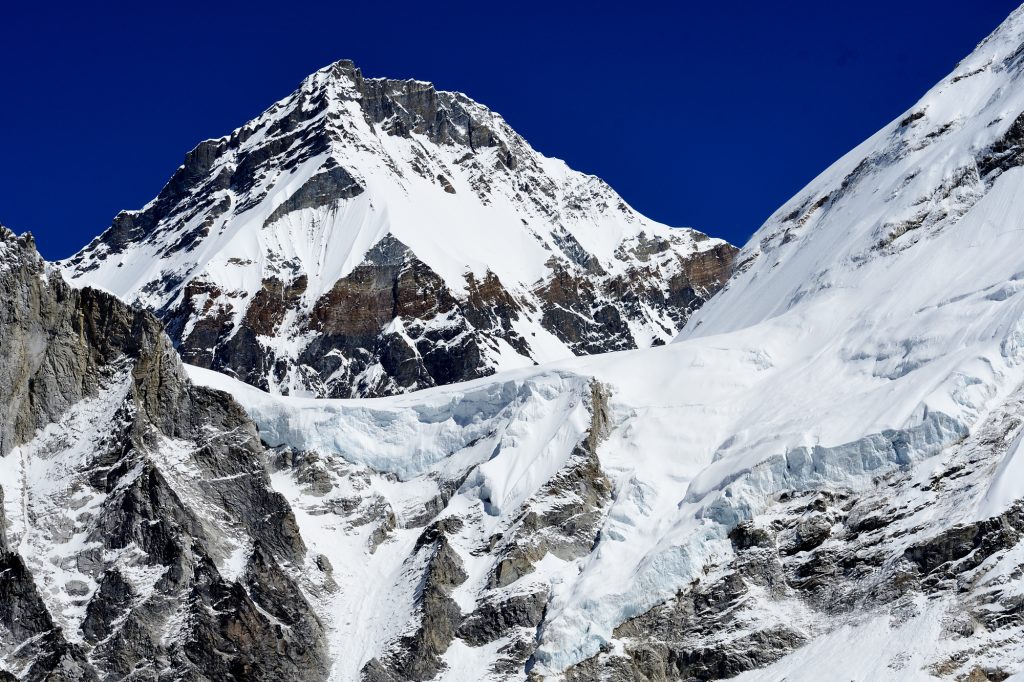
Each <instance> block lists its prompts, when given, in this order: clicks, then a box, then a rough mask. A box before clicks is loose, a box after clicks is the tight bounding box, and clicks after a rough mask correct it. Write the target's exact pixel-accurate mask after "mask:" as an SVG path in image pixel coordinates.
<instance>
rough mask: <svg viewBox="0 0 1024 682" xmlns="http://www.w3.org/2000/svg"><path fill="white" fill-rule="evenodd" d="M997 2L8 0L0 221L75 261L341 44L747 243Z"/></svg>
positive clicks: (376, 69) (1, 33)
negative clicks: (479, 106)
mask: <svg viewBox="0 0 1024 682" xmlns="http://www.w3.org/2000/svg"><path fill="white" fill-rule="evenodd" d="M1015 6H1016V3H1015V2H1003V1H1000V0H983V1H980V2H964V1H963V0H955V1H952V0H900V1H899V2H893V1H891V0H889V1H887V2H876V1H875V0H862V1H861V2H822V1H820V0H819V1H815V2H811V1H804V0H792V1H790V2H780V3H769V2H728V1H725V0H720V1H718V2H699V3H698V2H657V3H648V2H645V1H643V0H632V1H631V2H621V1H620V2H615V3H603V2H600V1H597V2H589V3H583V2H580V3H576V2H558V1H557V0H547V1H546V2H480V1H479V0H477V1H476V2H471V3H470V2H454V3H444V2H423V1H422V0H420V1H419V2H415V3H406V2H403V1H400V0H388V1H387V2H331V3H306V2H295V1H294V0H292V2H274V3H270V2H259V1H253V2H245V3H233V2H224V3H217V2H212V1H207V2H203V3H192V2H188V1H181V2H145V3H133V4H132V5H128V4H126V5H124V6H120V7H119V6H117V5H116V3H84V2H80V3H75V4H70V3H68V4H67V5H66V6H65V5H63V4H62V3H61V2H57V3H43V2H28V3H25V2H17V3H15V2H11V3H8V4H7V5H6V6H5V8H4V10H3V13H2V15H3V16H2V18H0V57H2V60H3V62H2V63H3V67H2V68H0V93H2V97H3V99H2V101H0V131H2V132H0V135H2V138H0V140H2V147H0V148H2V149H3V155H2V159H0V161H2V163H0V222H2V223H4V224H6V225H7V226H8V227H11V228H12V229H14V230H15V231H17V232H21V231H24V230H31V231H32V232H34V233H35V235H36V239H37V242H38V243H39V246H40V249H41V251H42V252H43V255H44V256H46V257H48V258H60V257H64V256H67V255H70V254H71V253H73V252H74V251H76V250H77V249H78V248H80V247H81V246H82V245H84V244H85V243H87V242H88V241H89V240H90V239H91V238H92V237H93V236H95V235H96V234H98V233H99V232H101V231H102V230H104V229H105V228H106V227H107V226H108V225H109V224H110V220H111V218H112V217H113V216H114V214H115V213H117V211H118V210H120V209H122V208H139V207H141V206H142V205H143V204H145V203H146V202H147V201H148V200H149V199H151V198H152V197H153V196H155V195H156V193H157V192H158V191H159V190H160V188H161V187H162V186H163V184H164V182H165V181H166V180H167V179H168V178H169V177H170V175H171V173H172V172H173V171H174V169H175V168H176V167H177V166H178V164H179V163H180V162H181V160H182V158H183V156H184V154H185V153H186V152H187V151H188V150H189V149H191V148H192V147H193V146H195V144H196V143H197V142H199V141H200V140H202V139H205V138H209V137H218V136H220V135H224V134H226V133H228V132H230V131H231V130H232V129H234V128H236V127H237V126H239V125H241V124H242V123H244V122H245V121H247V120H248V119H250V118H252V117H254V116H255V115H257V114H258V113H260V112H261V111H262V110H263V109H265V108H266V107H267V106H268V105H270V104H271V103H272V102H274V101H276V100H277V99H280V98H282V97H284V96H285V95H287V94H288V93H289V92H291V91H292V90H293V89H294V88H295V87H296V86H297V85H298V83H299V81H300V80H302V78H303V77H304V76H305V75H307V74H308V73H310V72H312V71H314V70H316V69H317V68H319V67H321V66H323V65H325V64H327V63H329V62H332V61H334V60H336V59H340V58H349V59H352V60H354V61H355V62H356V64H357V65H359V66H360V67H361V68H362V69H363V73H364V74H365V75H367V76H388V77H392V78H419V79H422V80H430V81H433V82H434V83H435V84H437V85H438V86H439V87H440V88H443V89H448V90H461V91H463V92H465V93H467V94H468V95H470V96H471V97H473V98H474V99H476V100H478V101H480V102H482V103H484V104H486V105H488V106H490V107H491V108H492V109H494V110H496V111H498V112H500V113H502V114H503V115H504V116H505V118H506V120H508V121H509V123H511V125H512V126H513V127H514V128H516V129H517V130H518V131H519V132H520V133H522V134H523V135H524V136H525V137H526V138H527V139H528V140H529V141H530V142H531V143H532V144H533V146H534V147H536V148H537V149H538V150H540V151H541V152H543V153H545V154H548V155H550V156H557V157H560V158H563V159H565V160H566V161H568V163H569V164H570V165H571V166H573V167H575V168H577V169H579V170H582V171H586V172H590V173H594V174H596V175H599V176H601V177H602V178H604V179H605V180H607V181H608V182H609V183H610V184H611V185H612V186H613V187H615V188H616V189H617V190H618V191H619V192H620V193H621V194H622V195H623V196H624V197H625V198H626V200H627V201H629V202H630V203H631V204H632V205H633V206H635V207H636V208H637V209H639V210H640V211H641V212H643V213H645V214H647V215H649V216H651V217H652V218H656V219H658V220H661V221H662V222H666V223H668V224H670V225H689V226H693V227H696V228H698V229H701V230H704V231H706V232H709V233H711V234H713V235H716V236H722V237H725V238H727V239H729V240H731V241H733V242H736V243H742V242H744V241H745V240H746V239H747V238H748V237H749V236H750V234H751V233H752V232H753V231H754V230H755V229H757V227H758V226H759V225H760V224H761V222H762V221H764V219H765V218H767V217H768V216H769V215H770V214H771V213H772V212H773V211H774V210H775V209H776V208H777V207H778V206H779V205H780V204H781V203H782V202H784V201H785V200H786V199H788V198H789V197H790V196H791V195H792V194H794V193H795V192H796V191H797V190H799V189H800V188H801V187H802V186H803V185H804V184H806V183H807V182H808V181H810V180H811V179H812V178H813V177H814V176H815V175H816V174H817V173H819V172H820V171H822V170H824V168H825V167H826V166H827V165H828V164H829V163H831V162H832V161H834V160H835V159H836V158H838V157H839V156H841V155H842V154H843V153H845V152H846V151H848V150H849V149H850V148H851V147H853V146H854V145H856V144H857V143H858V142H860V141H861V140H863V139H864V138H865V137H867V136H868V135H870V134H871V133H873V132H874V131H875V130H877V129H878V128H880V127H881V126H883V125H884V124H885V123H887V122H888V121H889V120H891V119H893V118H895V117H896V116H897V115H899V114H900V113H901V112H902V111H903V110H905V109H906V108H907V107H909V106H910V105H912V104H913V103H914V101H915V100H916V99H917V98H918V97H919V96H920V95H922V94H923V93H924V92H925V90H927V89H928V88H929V87H930V86H931V85H933V84H934V83H935V81H937V80H938V79H940V78H941V77H942V76H944V75H945V74H946V73H948V72H949V71H950V70H951V69H952V68H953V66H954V65H955V64H956V62H957V61H959V59H961V58H962V57H964V56H966V55H967V53H968V52H970V50H971V49H972V48H973V47H974V45H975V44H976V43H977V42H978V41H979V40H981V39H982V38H984V37H985V35H987V34H988V33H989V32H990V31H991V30H992V29H994V28H995V27H996V26H997V25H998V24H999V22H1000V21H1002V20H1003V19H1004V18H1005V17H1006V15H1008V14H1009V13H1010V12H1011V11H1012V10H1013V9H1014V7H1015Z"/></svg>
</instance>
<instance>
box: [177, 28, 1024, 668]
mask: <svg viewBox="0 0 1024 682" xmlns="http://www.w3.org/2000/svg"><path fill="white" fill-rule="evenodd" d="M1022 70H1024V11H1021V10H1018V11H1017V12H1015V13H1014V14H1013V15H1012V16H1011V17H1010V18H1009V19H1008V20H1007V21H1006V22H1005V23H1004V24H1003V25H1002V26H1001V27H1000V28H999V29H998V30H997V31H996V32H995V33H994V34H993V35H992V36H991V37H990V38H989V39H987V40H986V41H985V42H983V43H982V44H981V45H980V46H979V47H978V48H977V50H976V51H975V52H974V53H973V54H972V55H971V56H970V57H968V58H967V59H966V60H964V61H963V62H962V63H961V64H959V65H958V66H957V67H956V69H955V70H954V72H953V73H952V74H951V75H950V76H949V77H947V78H946V79H944V80H943V81H942V82H941V83H939V84H938V85H937V86H936V87H935V88H934V89H933V90H932V91H930V92H929V93H928V94H927V95H925V97H924V98H923V99H922V100H921V101H920V102H919V103H918V104H917V105H915V106H914V107H913V108H912V109H911V110H909V111H908V112H906V114H905V115H903V116H901V117H900V118H899V119H898V120H897V121H894V122H893V123H892V124H890V125H889V126H887V127H886V128H884V129H883V130H881V131H880V132H879V133H877V134H876V135H874V136H873V137H872V138H871V139H869V140H868V141H866V142H865V143H863V144H862V145H861V146H859V147H858V148H857V149H855V150H853V151H852V152H850V154H848V155H847V156H846V157H844V158H843V159H841V160H840V161H839V162H837V163H836V164H835V165H834V166H833V167H832V168H830V169H828V170H827V171H826V172H825V173H823V174H822V175H821V176H820V177H818V178H817V179H815V180H814V181H813V182H812V183H811V184H810V185H809V186H808V187H807V188H806V189H804V190H803V191H802V192H801V193H800V194H798V195H797V196H796V197H795V198H794V199H793V200H791V201H790V202H788V203H787V204H786V205H785V206H784V207H782V208H781V209H780V210H779V211H778V212H777V213H776V214H775V215H774V216H772V218H771V219H769V221H768V222H767V223H766V224H765V225H764V226H763V227H762V228H761V229H760V230H759V231H758V232H757V234H756V235H755V236H754V237H753V239H752V240H751V242H750V243H749V244H748V245H747V246H746V247H745V248H744V249H743V250H742V252H741V253H740V255H739V256H738V257H737V263H738V272H737V273H736V274H735V276H734V277H733V279H732V280H731V281H730V283H729V284H728V286H727V287H726V289H725V290H724V291H723V292H722V293H721V294H720V295H719V296H718V297H716V298H715V299H713V300H712V302H711V303H710V304H708V305H707V306H705V307H704V308H702V309H701V310H700V311H699V312H698V313H696V314H695V316H694V317H692V318H691V320H690V322H689V323H688V324H687V326H686V328H685V329H684V330H683V331H682V333H681V334H680V335H679V337H678V339H677V340H676V342H675V343H672V344H670V345H668V346H666V347H663V348H654V349H648V350H641V351H628V352H623V353H612V354H607V355H602V356H597V357H584V358H574V359H569V360H563V361H559V362H556V363H553V364H548V365H544V366H542V367H539V368H526V369H520V370H516V371H514V372H507V373H503V374H500V375H498V376H495V377H492V378H484V379H479V380H476V381H474V382H471V383H466V384H458V385H453V386H448V387H440V388H434V389H430V390H428V391H424V392H420V393H417V394H414V395H410V396H402V397H395V398H386V399H381V400H374V401H314V400H305V399H298V398H288V397H280V396H270V395H268V394H265V393H262V392H260V391H258V390H256V389H252V388H247V387H243V386H240V385H238V384H237V383H236V382H234V381H233V380H231V379H229V378H226V377H223V376H222V375H218V374H214V373H210V372H205V371H203V370H199V369H196V370H194V371H192V374H191V375H192V377H193V380H195V381H198V382H201V383H208V384H211V385H214V386H218V387H222V388H225V389H229V390H230V391H231V392H232V393H233V394H234V395H235V396H236V397H237V398H238V400H239V401H240V402H241V403H242V404H243V405H245V406H246V409H247V410H248V411H249V413H250V415H251V416H252V417H253V418H254V420H255V421H256V422H257V423H258V424H259V426H260V429H261V434H262V435H263V438H264V440H266V441H267V442H268V443H270V444H271V445H274V446H280V449H281V450H282V452H287V453H288V454H287V458H288V459H287V465H284V466H282V467H281V468H280V469H279V470H278V472H277V473H276V474H275V478H274V480H275V484H276V485H277V486H279V487H280V489H281V490H283V491H285V494H286V496H287V497H288V498H289V500H290V502H291V504H292V505H293V507H294V508H295V509H296V510H297V512H296V513H297V516H298V520H299V525H300V527H301V529H302V532H303V535H304V537H306V538H307V542H309V543H310V545H311V546H312V547H314V548H315V549H316V550H317V551H321V552H323V553H324V554H325V555H329V556H330V560H331V562H332V563H334V564H335V571H336V572H340V573H341V574H343V575H346V576H350V577H351V578H352V580H355V581H356V582H358V584H359V586H360V587H359V588H358V595H353V593H352V591H351V589H350V590H349V592H348V594H347V596H343V597H340V599H342V600H343V602H341V603H340V604H341V606H339V608H336V609H332V608H325V609H324V611H323V615H322V617H323V618H324V619H326V620H330V622H331V623H332V625H331V627H332V628H334V632H335V635H334V636H335V637H336V641H338V642H346V643H347V644H344V646H345V647H346V648H345V649H344V650H345V652H346V653H347V654H348V655H346V656H344V657H342V658H340V659H339V660H338V661H337V662H336V663H335V666H336V667H335V669H334V674H335V675H336V677H337V679H350V678H352V677H353V676H357V675H359V674H361V675H363V676H364V677H365V678H367V679H390V678H388V677H387V675H389V674H392V673H394V671H395V670H403V669H404V670H408V669H410V668H409V667H408V666H410V665H415V666H425V667H423V668H422V669H423V670H427V671H428V672H430V674H431V675H434V674H440V675H442V676H443V677H444V679H480V678H481V677H482V676H483V673H481V671H483V670H486V671H488V672H487V673H486V674H487V675H490V677H491V678H493V679H523V678H524V677H525V676H526V675H527V673H529V674H532V675H551V676H556V677H557V676H565V677H567V678H569V679H580V680H583V679H602V678H606V679H661V678H662V677H665V676H667V677H669V678H673V679H687V678H691V677H696V678H700V679H716V678H724V677H730V676H734V675H737V674H740V673H745V674H747V675H748V676H749V678H750V679H783V678H785V679H788V680H795V679H807V680H816V679H833V678H835V677H836V674H837V670H838V671H840V672H841V673H842V676H843V678H844V679H845V678H851V677H855V678H856V679H901V680H905V679H933V678H935V677H949V678H954V679H956V678H959V679H966V678H967V677H968V676H972V677H970V679H1003V678H1004V677H1005V676H1006V675H1009V674H1012V673H1017V672H1019V671H1020V668H1021V663H1020V662H1021V660H1024V628H1022V619H1021V616H1020V609H1021V606H1020V605H1021V604H1022V603H1024V581H1022V579H1021V575H1022V572H1024V546H1022V545H1021V544H1019V539H1020V537H1021V534H1022V533H1024V506H1022V503H1021V498H1022V497H1024V479H1022V478H1021V472H1022V471H1024V469H1022V464H1021V456H1020V455H1019V443H1020V440H1021V437H1022V420H1021V414H1022V410H1021V408H1022V405H1024V390H1022V389H1024V387H1022V382H1024V364H1022V361H1024V321H1022V320H1024V295H1022V291H1024V250H1022V249H1021V247H1020V244H1021V235H1022V231H1024V191H1022V188H1024V169H1022V168H1021V166H1022V165H1024V82H1022V81H1021V78H1022ZM282 456H284V455H282ZM332 500H334V501H333V502H332ZM371 501H372V502H371ZM367 505H370V506H373V505H377V506H376V507H374V508H375V509H377V510H378V511H377V512H376V513H377V514H378V516H377V517H375V518H377V519H384V521H377V522H374V524H373V525H372V526H370V527H371V528H374V529H377V530H380V529H381V528H383V529H384V530H383V531H381V532H380V533H377V532H376V530H375V531H374V533H373V534H371V532H370V530H364V531H360V530H357V529H359V528H364V527H365V525H366V523H367V522H365V521H364V522H362V523H363V525H359V524H358V523H355V522H353V521H352V517H353V513H354V512H351V511H350V510H351V509H359V510H361V511H360V514H361V513H364V512H365V511H366V509H367ZM325 508H328V509H333V510H335V511H334V512H332V513H333V514H334V515H331V514H326V515H325V514H324V513H323V509H325ZM380 510H385V511H380ZM358 518H359V519H362V518H363V517H362V516H358ZM426 518H429V519H430V520H429V525H427V526H426V527H427V530H426V531H424V530H422V529H423V526H424V524H426V523H428V522H427V521H426V520H425V519H426ZM359 533H364V534H365V536H360V535H359ZM339 537H344V538H347V539H346V540H345V542H346V543H350V544H345V545H344V546H342V545H341V544H340V542H339V540H338V538H339ZM368 567H369V568H368ZM363 581H366V584H369V585H370V586H371V587H369V588H366V587H365V586H364V582H363ZM341 584H342V585H344V582H341ZM342 593H343V594H344V593H345V590H344V588H343V589H342ZM352 599H356V600H357V601H358V604H357V605H354V604H353V602H352ZM344 600H347V601H344ZM445 600H447V601H445ZM353 609H356V610H353ZM353 613H367V614H377V615H374V616H373V618H375V619H376V620H373V621H372V623H373V625H372V627H366V626H365V623H366V621H364V620H361V619H359V618H355V617H352V616H351V614H353ZM382 613H383V614H387V615H386V616H381V615H379V614H382ZM398 621H400V622H401V623H403V625H396V624H395V623H396V622H398ZM410 633H413V634H410ZM426 641H429V642H430V646H429V647H427V648H426V649H424V646H425V645H424V642H426ZM339 646H342V645H340V644H339ZM431 647H432V648H431ZM424 651H426V652H427V654H428V655H424V654H423V652H424ZM791 652H792V653H791ZM849 652H856V657H855V660H854V657H852V656H851V655H850V653H849ZM766 666H770V668H768V669H767V670H765V667H766ZM417 669H421V668H417Z"/></svg>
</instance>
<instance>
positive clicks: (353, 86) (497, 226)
mask: <svg viewBox="0 0 1024 682" xmlns="http://www.w3.org/2000/svg"><path fill="white" fill-rule="evenodd" d="M733 252H734V249H733V248H732V247H730V246H729V245H727V244H725V243H724V242H722V241H720V240H715V239H709V238H707V237H706V236H705V235H703V234H701V233H699V232H696V231H694V230H689V229H670V228H668V227H666V226H664V225H661V224H659V223H656V222H654V221H651V220H648V219H646V218H644V217H643V216H642V215H640V214H638V213H637V212H636V211H634V210H633V209H632V208H631V207H629V206H628V205H626V203H625V202H624V201H623V200H622V199H621V197H619V196H618V195H617V194H616V193H615V192H614V191H613V190H612V189H611V188H610V187H608V185H606V184H605V183H604V182H602V181H601V180H599V179H598V178H596V177H593V176H589V175H584V174H581V173H578V172H575V171H573V170H571V169H569V168H568V167H567V166H566V165H565V163H563V162H562V161H559V160H556V159H550V158H546V157H544V156H542V155H541V154H539V153H537V152H536V151H534V150H533V149H532V148H530V146H529V145H528V144H527V143H526V141H525V140H523V138H522V137H520V136H519V135H518V134H516V133H515V131H513V130H512V129H511V128H510V127H509V126H508V124H507V123H506V122H505V121H504V120H503V119H502V118H501V117H500V116H499V115H497V114H495V113H494V112H492V111H490V110H488V109H487V108H486V107H484V106H481V105H480V104H477V103H476V102H474V101H472V100H470V99H469V98H467V97H466V96H464V95H462V94H459V93H451V92H443V91H437V90H435V89H434V87H433V86H432V85H430V84H429V83H424V82H420V81H411V80H410V81H393V80H385V79H364V78H363V77H362V75H361V73H360V71H359V70H358V69H357V68H355V66H353V65H352V63H351V62H347V61H341V62H337V63H335V64H332V65H331V66H329V67H327V68H324V69H322V70H320V71H318V72H316V73H315V74H313V75H311V76H310V77H308V78H307V79H306V80H305V81H303V83H302V84H301V86H300V87H299V89H298V90H296V91H295V92H294V93H293V94H292V95H290V96H289V97H287V98H285V99H283V100H281V101H280V102H278V103H276V104H275V105H273V106H272V107H271V108H270V109H268V110H267V111H266V112H265V113H264V114H262V115H261V116H259V117H258V118H256V119H255V120H253V121H251V122H249V123H247V124H246V125H244V126H242V127H241V128H239V129H238V130H236V131H234V132H233V133H232V134H231V135H229V136H227V137H223V138H219V139H216V140H208V141H206V142H203V143H201V144H200V145H199V146H198V147H196V148H195V149H194V150H193V151H192V152H191V153H189V155H188V157H187V158H186V160H185V164H184V165H183V166H182V167H181V168H180V169H179V170H178V172H177V173H176V174H175V175H174V177H172V178H171V180H170V182H169V183H168V184H167V186H166V187H165V188H164V189H163V191H162V192H161V193H160V195H159V196H158V197H157V198H156V199H154V200H153V201H152V202H150V203H149V204H148V205H147V206H145V207H144V208H143V209H142V210H140V211H132V212H123V213H121V214H120V215H118V216H117V217H116V218H115V220H114V224H113V225H112V226H111V228H110V229H108V230H107V231H106V232H105V233H104V234H103V235H102V236H100V237H99V238H97V239H96V240H94V241H93V242H92V243H91V244H89V245H88V246H87V247H86V248H85V249H83V251H82V252H80V253H79V254H78V255H76V256H75V257H73V258H71V259H69V260H68V261H66V262H65V263H63V267H64V270H65V272H66V274H67V275H68V277H69V278H70V279H71V280H72V281H74V282H77V283H80V284H89V285H93V286H98V287H101V288H104V289H106V290H109V291H111V292H113V293H114V294H116V295H117V296H119V297H121V298H122V299H124V300H126V301H130V302H133V303H140V304H142V305H143V306H145V307H147V308H150V309H152V310H154V311H157V312H158V313H159V314H160V315H161V316H162V317H163V319H164V320H165V321H166V322H167V323H168V328H169V332H170V333H171V335H172V337H173V338H174V339H175V341H176V343H177V344H178V346H179V349H180V350H181V352H182V354H183V357H184V358H185V359H186V361H188V362H191V363H193V364H199V365H202V366H207V367H212V368H215V369H219V370H223V371H228V372H230V373H232V374H234V375H235V376H238V377H239V378H241V379H243V380H244V381H247V382H249V383H252V384H253V385H256V386H259V387H261V388H265V389H268V390H272V391H275V392H281V393H295V392H298V393H299V394H311V395H318V396H334V397H348V396H360V395H381V394H392V393H401V392H405V391H409V390H413V389H417V388H423V387H425V386H431V385H435V384H444V383H450V382H452V381H456V380H461V379H470V378H474V377H477V376H483V375H486V374H490V373H492V372H493V371H495V370H501V369H508V368H514V367H520V366H529V365H532V364H535V363H536V362H544V361H549V360H553V359H558V358H561V357H567V356H571V355H573V354H583V353H592V352H599V351H606V350H621V349H626V348H635V347H638V346H648V345H651V344H656V343H664V342H666V341H668V340H670V339H671V338H672V337H673V336H674V335H675V334H676V333H677V331H678V330H679V329H680V328H681V326H682V324H683V323H684V322H685V320H686V318H687V317H688V315H689V314H690V313H691V312H692V311H693V310H694V309H696V308H697V307H699V306H700V305H701V304H702V303H703V302H704V301H705V300H706V299H707V298H708V297H709V296H710V295H711V294H713V293H714V292H715V291H716V290H717V289H718V288H719V287H720V286H721V284H722V283H723V282H724V280H725V278H726V276H727V274H728V267H729V264H730V262H731V257H732V254H733Z"/></svg>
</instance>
